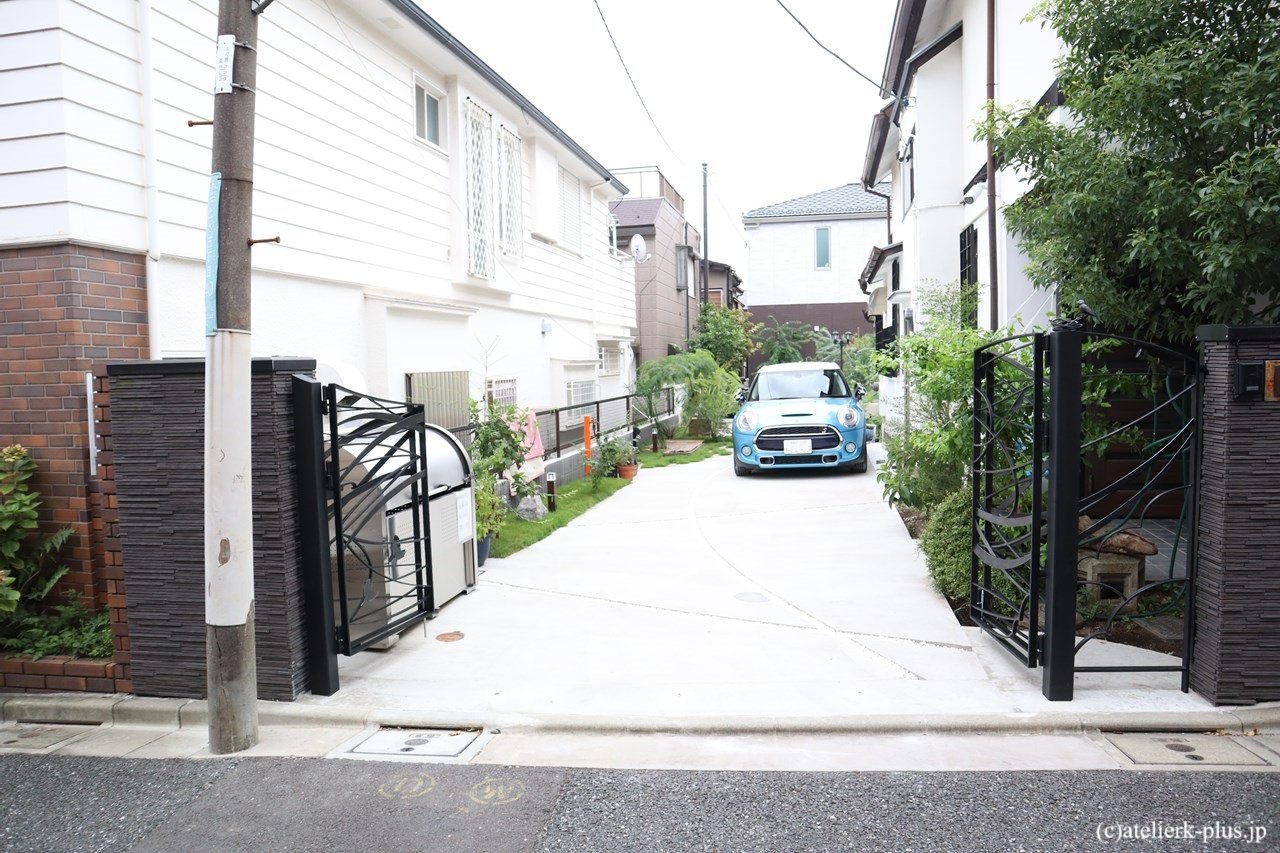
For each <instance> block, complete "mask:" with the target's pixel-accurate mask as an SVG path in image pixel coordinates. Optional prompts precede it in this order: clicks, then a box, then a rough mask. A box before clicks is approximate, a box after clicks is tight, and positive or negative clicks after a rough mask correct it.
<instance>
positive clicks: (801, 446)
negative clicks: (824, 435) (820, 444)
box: [782, 438, 813, 453]
mask: <svg viewBox="0 0 1280 853" xmlns="http://www.w3.org/2000/svg"><path fill="white" fill-rule="evenodd" d="M782 452H783V453H812V452H813V439H811V438H787V439H783V442H782Z"/></svg>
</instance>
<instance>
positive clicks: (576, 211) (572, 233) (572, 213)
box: [560, 166, 582, 252]
mask: <svg viewBox="0 0 1280 853" xmlns="http://www.w3.org/2000/svg"><path fill="white" fill-rule="evenodd" d="M560 245H562V246H564V247H565V248H566V249H571V250H573V251H575V252H579V251H581V250H582V182H581V181H579V180H578V179H577V178H575V177H574V176H573V175H571V174H569V171H568V170H567V169H565V168H564V167H563V166H561V167H560Z"/></svg>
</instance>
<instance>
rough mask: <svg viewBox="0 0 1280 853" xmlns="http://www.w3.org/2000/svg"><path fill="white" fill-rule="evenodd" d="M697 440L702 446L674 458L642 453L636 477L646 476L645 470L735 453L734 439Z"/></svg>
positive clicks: (660, 454) (648, 451) (646, 452)
mask: <svg viewBox="0 0 1280 853" xmlns="http://www.w3.org/2000/svg"><path fill="white" fill-rule="evenodd" d="M696 440H697V441H701V442H702V446H701V447H699V448H698V449H697V450H695V451H693V452H692V453H677V454H675V455H673V456H664V455H663V454H662V451H658V452H657V453H654V452H653V451H652V450H645V451H642V452H641V453H640V473H639V474H637V475H636V476H640V477H642V476H644V469H645V468H663V467H665V466H667V465H683V464H685V463H687V462H701V461H702V460H703V459H710V458H711V457H712V456H729V455H731V454H732V453H733V439H732V438H699V439H696Z"/></svg>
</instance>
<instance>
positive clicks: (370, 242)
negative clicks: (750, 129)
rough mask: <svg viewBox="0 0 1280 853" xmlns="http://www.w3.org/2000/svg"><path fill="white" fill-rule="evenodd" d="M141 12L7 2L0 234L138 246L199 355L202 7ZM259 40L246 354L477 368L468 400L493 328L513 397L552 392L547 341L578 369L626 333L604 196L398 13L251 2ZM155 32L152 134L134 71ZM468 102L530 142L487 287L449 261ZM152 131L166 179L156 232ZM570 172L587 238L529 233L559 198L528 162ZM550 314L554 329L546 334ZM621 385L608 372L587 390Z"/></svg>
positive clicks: (625, 273) (363, 366)
mask: <svg viewBox="0 0 1280 853" xmlns="http://www.w3.org/2000/svg"><path fill="white" fill-rule="evenodd" d="M142 8H143V7H142V6H141V4H139V3H137V2H132V0H100V2H99V0H94V2H93V3H92V4H89V3H87V2H85V3H81V2H77V0H52V2H50V0H8V2H4V3H0V244H3V243H10V244H21V243H36V242H50V241H55V240H56V241H61V240H73V241H80V242H85V243H89V244H95V245H102V246H106V247H110V248H116V249H121V250H126V251H135V252H143V251H150V252H151V253H152V255H153V257H156V258H157V259H158V260H157V263H156V264H155V266H154V268H153V270H152V273H153V274H152V276H151V280H150V282H149V287H150V292H151V294H152V298H153V300H154V303H155V305H154V308H155V318H156V325H155V327H154V328H153V329H152V334H153V336H154V337H155V339H156V340H157V342H158V343H159V350H160V352H161V354H162V355H165V356H177V355H194V354H199V353H202V352H203V350H204V337H203V333H204V317H203V306H204V298H203V286H204V284H203V280H204V246H205V222H206V218H207V196H208V185H209V170H210V165H211V157H212V152H211V147H210V146H211V138H212V133H211V129H210V128H209V127H208V126H197V127H188V126H187V122H188V120H191V119H197V120H201V119H210V118H212V113H213V95H212V93H211V88H212V87H211V84H212V80H213V71H212V61H213V53H214V35H215V32H216V29H217V17H216V2H215V0H155V2H154V4H153V6H152V9H151V15H150V19H149V24H150V30H151V33H152V41H151V43H150V44H149V45H146V46H144V45H141V44H140V40H139V36H138V31H139V17H138V16H139V15H140V14H141V10H142ZM387 21H391V22H392V23H397V22H398V23H399V26H398V27H394V28H393V27H390V26H389V25H388V24H387V23H386V22H387ZM258 47H259V50H258V82H257V92H258V94H257V127H256V139H255V152H254V153H255V157H254V159H255V174H254V191H255V192H254V217H253V218H254V222H253V234H254V236H256V237H275V236H279V237H280V239H281V242H280V243H279V244H278V245H276V244H264V245H259V246H258V247H256V248H255V249H254V256H253V266H254V280H253V333H254V352H255V354H258V355H297V356H309V357H315V358H317V359H319V360H320V361H321V362H325V363H332V364H341V365H345V366H346V367H347V371H346V372H347V373H353V374H355V375H358V376H360V377H361V378H362V380H363V381H366V382H368V383H369V386H368V388H367V390H368V391H370V392H371V393H375V394H386V395H389V396H393V397H399V396H402V395H403V390H404V379H403V374H404V373H405V372H409V371H418V370H451V369H468V370H470V371H471V372H472V374H473V383H475V387H476V390H477V392H478V393H477V396H478V395H479V393H482V392H483V376H484V358H483V355H482V353H480V350H481V349H482V348H483V347H482V345H481V344H480V343H479V342H480V341H485V340H497V341H499V342H500V348H501V349H502V350H503V351H504V352H505V353H506V355H505V357H506V358H507V359H509V360H510V361H511V363H514V364H518V366H519V373H520V376H519V378H520V388H519V390H520V394H521V398H522V402H525V401H526V400H527V402H528V404H530V405H549V404H554V405H559V404H561V403H562V402H563V388H562V387H560V388H559V389H557V387H556V385H557V381H558V380H557V378H556V377H560V376H562V375H563V369H562V368H561V367H559V366H557V364H558V362H557V363H553V362H552V361H551V360H550V359H551V358H552V357H553V356H555V357H556V358H560V359H565V358H568V359H570V360H573V361H576V362H579V363H583V364H587V363H591V362H594V361H595V360H596V358H597V352H596V348H597V343H598V341H600V340H609V341H613V342H616V341H618V340H624V341H625V340H629V339H630V338H631V337H632V335H633V334H634V331H635V325H636V319H635V313H636V311H635V290H634V275H633V267H632V264H631V261H630V260H629V259H625V258H619V257H615V256H614V255H613V254H612V253H611V251H610V249H611V246H610V245H609V240H608V227H607V222H606V217H607V214H608V202H609V201H610V200H611V199H613V198H616V197H617V192H616V191H615V190H614V189H613V188H612V187H611V186H609V185H608V184H606V183H604V182H603V180H602V179H601V177H600V176H599V175H598V174H597V173H596V172H595V171H594V170H593V169H592V168H591V167H590V165H589V164H587V163H586V162H584V161H582V160H580V159H578V157H577V156H576V155H574V154H572V153H571V152H570V151H569V149H568V148H566V147H565V146H564V145H563V144H562V143H561V142H559V141H558V140H557V139H555V138H554V137H552V136H551V135H550V134H549V133H548V132H547V131H546V130H545V129H544V128H542V127H541V126H539V125H535V124H533V123H532V122H531V121H530V120H529V119H528V118H527V116H526V115H525V114H524V112H523V111H522V110H520V109H519V107H518V106H517V105H515V104H513V103H511V102H508V101H507V100H506V98H505V97H504V96H502V95H501V94H500V93H499V92H498V90H497V89H495V88H494V87H493V86H492V85H491V84H490V83H488V82H487V81H486V80H485V79H484V78H482V77H481V76H480V75H479V74H477V73H476V72H474V71H472V70H471V69H470V68H468V67H467V66H465V65H463V64H462V63H461V61H459V60H458V59H457V58H456V57H454V56H453V55H452V54H451V53H449V52H448V51H447V50H446V49H445V48H444V47H443V46H442V45H440V44H439V43H438V42H435V41H434V40H433V39H431V38H430V37H429V36H427V35H426V34H425V33H423V32H422V31H421V30H420V29H418V28H417V27H416V25H414V24H412V23H411V22H409V20H408V19H406V18H403V17H402V16H400V13H399V12H398V11H396V10H395V9H394V8H393V7H391V6H390V5H388V4H387V3H385V2H383V0H290V2H288V3H277V4H274V5H272V7H271V8H270V10H269V11H268V13H267V14H264V15H262V16H261V18H260V19H259V45H258ZM148 48H149V50H150V57H151V61H152V63H153V67H154V74H153V75H152V76H151V79H150V83H151V84H152V91H153V100H154V134H153V135H152V136H151V137H150V138H147V134H146V133H145V128H144V127H143V123H142V122H143V118H142V116H143V113H144V110H143V107H144V104H143V95H142V92H143V91H144V89H145V87H144V86H143V85H142V82H143V81H142V80H141V71H140V69H141V68H142V67H143V65H142V62H141V60H142V58H143V56H144V55H145V54H144V50H146V49H148ZM415 75H417V76H418V77H420V78H421V79H423V80H424V81H425V82H426V83H428V84H430V85H431V86H433V87H435V88H436V89H438V90H439V91H440V92H441V93H443V94H444V96H445V101H444V105H443V114H442V120H443V122H444V138H443V140H442V143H443V144H442V146H441V147H440V148H436V147H434V146H431V145H428V144H425V143H423V142H420V141H418V140H416V139H415V138H414V136H413V84H414V79H415ZM467 98H472V99H474V100H475V101H476V103H478V104H480V105H481V106H483V107H485V108H486V109H488V110H489V111H490V112H492V113H493V115H494V125H495V127H497V126H505V127H507V128H510V129H512V130H514V131H515V132H516V133H517V134H518V135H520V136H521V138H522V139H523V140H524V142H523V144H522V153H523V187H522V208H523V226H524V239H523V243H522V251H521V253H520V255H518V256H516V257H510V258H502V259H501V260H500V261H499V263H498V269H497V274H496V277H495V279H494V280H492V281H485V280H479V279H474V278H468V277H467V276H466V275H465V262H464V263H463V264H462V270H463V274H462V275H459V274H458V267H459V264H458V261H459V258H460V255H459V249H460V248H461V250H462V251H463V252H465V240H464V239H463V236H464V234H465V225H466V223H465V214H464V210H465V202H464V198H465V194H464V193H465V181H464V180H463V179H462V175H463V172H462V170H463V169H464V168H465V159H466V158H465V156H464V151H463V140H462V134H461V128H462V126H463V124H462V116H463V105H464V103H465V100H466V99H467ZM148 148H149V150H151V151H152V152H153V153H154V155H155V160H156V184H157V187H158V192H157V203H156V210H155V212H156V215H157V218H158V229H157V231H156V233H155V235H154V238H153V240H152V242H151V244H150V245H148V238H147V230H146V227H145V223H146V214H147V207H146V198H145V194H144V189H143V184H144V182H145V178H144V168H143V156H142V154H143V152H144V151H145V150H148ZM561 166H563V167H564V168H566V169H568V170H569V171H571V172H572V173H573V174H575V175H576V176H577V177H578V178H579V180H580V182H581V194H580V204H581V210H582V216H581V229H582V233H581V235H580V238H581V239H580V243H581V248H580V249H578V250H570V249H567V248H565V247H564V245H563V243H564V241H563V240H561V242H560V244H554V245H553V244H551V243H549V242H546V241H544V240H540V239H536V238H534V237H533V234H532V231H533V229H534V223H535V219H536V218H537V217H538V216H539V214H540V211H544V210H548V209H554V210H558V207H559V190H558V184H557V185H555V188H554V190H551V189H544V188H543V186H542V183H543V182H542V181H540V180H539V178H540V177H542V176H545V175H546V174H547V173H548V172H551V171H554V172H555V173H558V170H559V168H560V167H561ZM552 193H554V195H552ZM555 236H558V237H561V238H563V236H564V235H560V234H557V235H555ZM461 257H462V258H463V259H464V260H465V255H463V256H461ZM544 319H545V320H548V321H550V322H552V323H553V326H554V327H555V329H556V330H557V331H556V332H553V333H552V334H550V335H544V334H543V333H542V324H543V320H544ZM561 331H563V333H560V332H561ZM553 348H554V349H555V350H556V352H554V353H553V352H551V351H550V350H551V349H553ZM625 384H627V382H626V377H625V376H624V377H623V378H607V379H603V380H602V382H601V385H602V392H603V390H604V388H605V387H606V386H607V387H609V388H614V389H616V387H617V386H622V385H625ZM526 388H527V389H528V391H527V393H528V396H527V397H526Z"/></svg>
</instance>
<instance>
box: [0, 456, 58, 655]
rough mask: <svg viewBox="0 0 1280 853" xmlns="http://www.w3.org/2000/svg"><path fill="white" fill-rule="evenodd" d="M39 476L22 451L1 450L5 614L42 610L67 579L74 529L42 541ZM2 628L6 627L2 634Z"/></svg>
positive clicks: (0, 603) (0, 569)
mask: <svg viewBox="0 0 1280 853" xmlns="http://www.w3.org/2000/svg"><path fill="white" fill-rule="evenodd" d="M35 473H36V463H35V461H34V460H32V458H31V456H30V455H29V454H28V453H27V450H26V448H24V447H23V446H22V445H20V444H11V445H9V446H8V447H6V448H4V449H3V450H0V614H7V613H18V612H20V611H23V610H28V609H31V608H33V607H34V606H36V605H38V604H40V603H41V602H43V601H44V600H45V598H46V597H47V596H48V595H49V593H50V592H51V591H52V590H53V588H54V586H55V585H56V584H57V583H58V581H60V580H62V576H63V575H65V574H66V573H67V567H66V566H63V565H60V564H59V563H58V551H60V550H61V549H62V546H63V545H64V544H66V541H67V539H68V538H69V537H70V536H71V528H70V527H64V528H62V529H60V530H58V531H57V532H55V533H54V534H52V535H51V536H48V537H41V536H40V530H39V527H40V522H39V510H40V496H39V494H38V493H37V492H35V491H34V490H33V489H32V488H31V485H30V484H31V478H32V477H34V476H35ZM0 620H3V617H2V616H0ZM2 626H3V621H0V632H2V631H3V628H2Z"/></svg>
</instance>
